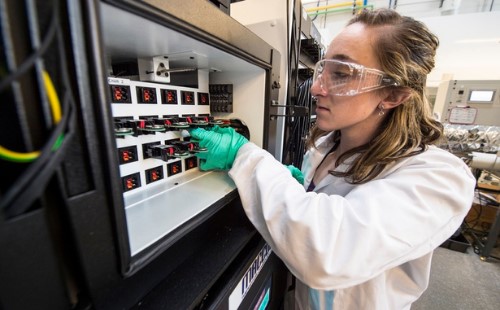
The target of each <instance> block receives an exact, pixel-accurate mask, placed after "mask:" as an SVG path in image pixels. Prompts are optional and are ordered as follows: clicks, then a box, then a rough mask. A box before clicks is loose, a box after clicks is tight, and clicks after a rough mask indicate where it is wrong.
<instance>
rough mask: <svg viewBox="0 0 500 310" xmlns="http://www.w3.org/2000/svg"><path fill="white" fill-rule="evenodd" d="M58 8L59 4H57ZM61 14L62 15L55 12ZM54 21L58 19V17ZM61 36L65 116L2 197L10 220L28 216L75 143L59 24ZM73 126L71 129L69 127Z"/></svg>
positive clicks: (72, 108)
mask: <svg viewBox="0 0 500 310" xmlns="http://www.w3.org/2000/svg"><path fill="white" fill-rule="evenodd" d="M54 6H58V1H56V3H54ZM55 12H58V11H55ZM53 19H58V18H57V16H54V17H53ZM55 30H56V31H55V32H54V33H56V32H57V34H58V36H59V40H58V48H59V56H60V66H59V69H60V71H61V75H62V81H63V86H64V89H65V92H64V98H63V106H62V111H63V112H64V114H63V116H62V117H61V120H60V121H59V123H58V124H57V125H56V126H55V128H54V129H53V131H52V133H51V135H50V137H49V139H48V141H47V142H46V143H45V145H44V146H43V147H42V149H41V150H40V156H39V157H38V158H37V159H36V160H35V162H33V163H31V164H30V165H29V166H28V168H27V169H26V170H25V172H24V173H23V175H22V176H21V177H19V178H18V179H17V180H16V181H15V182H14V184H13V185H12V186H11V187H10V188H9V190H8V191H7V192H6V193H5V195H4V196H3V197H2V200H1V202H0V209H5V213H6V216H7V217H13V216H16V215H19V214H22V213H23V212H25V211H26V210H27V209H28V208H29V207H30V206H31V203H32V202H33V201H34V200H35V199H36V198H38V197H39V196H40V194H41V192H42V191H43V190H44V189H45V186H43V185H44V184H45V183H46V181H47V180H48V178H49V177H51V176H52V175H53V172H54V170H55V169H56V165H57V164H58V163H59V162H60V161H61V157H62V155H63V154H64V150H65V148H66V146H67V145H68V144H69V142H68V141H70V140H71V137H72V134H73V132H74V124H75V121H74V118H75V113H76V112H75V110H76V108H75V103H74V99H73V98H74V97H73V94H72V92H71V85H70V82H69V77H68V73H67V67H66V64H67V60H66V56H65V49H64V45H63V38H62V32H61V28H60V25H59V23H58V24H57V27H56V29H55ZM68 124H69V127H68ZM63 132H65V134H64V140H63V141H62V143H61V145H60V146H59V148H58V149H57V150H54V151H53V150H52V148H53V146H54V144H55V142H56V141H57V139H59V137H60V136H61V135H62V134H63Z"/></svg>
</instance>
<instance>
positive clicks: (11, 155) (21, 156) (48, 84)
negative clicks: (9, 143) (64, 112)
mask: <svg viewBox="0 0 500 310" xmlns="http://www.w3.org/2000/svg"><path fill="white" fill-rule="evenodd" d="M42 77H43V85H44V86H45V91H46V92H47V97H48V98H49V103H50V108H51V111H52V118H53V121H54V124H57V123H59V121H60V120H61V104H60V101H59V97H58V96H57V92H56V89H55V87H54V84H53V83H52V80H51V78H50V75H49V74H48V73H47V71H45V70H44V71H43V72H42ZM61 136H62V135H61ZM61 136H60V137H59V138H58V139H57V141H56V144H55V145H54V146H55V147H56V146H58V145H60V142H61V141H60V140H61V138H62V137H61ZM38 156H40V151H33V152H15V151H11V150H8V149H6V148H4V147H3V146H1V145H0V158H3V159H5V160H8V161H13V162H20V163H26V162H31V161H33V160H35V159H37V158H38Z"/></svg>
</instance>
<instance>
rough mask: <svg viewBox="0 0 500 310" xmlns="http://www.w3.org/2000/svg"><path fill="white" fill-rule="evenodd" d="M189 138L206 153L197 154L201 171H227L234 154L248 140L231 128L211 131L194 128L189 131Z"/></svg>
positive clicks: (218, 128) (217, 127)
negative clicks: (205, 149)
mask: <svg viewBox="0 0 500 310" xmlns="http://www.w3.org/2000/svg"><path fill="white" fill-rule="evenodd" d="M190 135H191V138H192V139H194V140H196V141H198V143H199V144H200V147H202V148H207V150H208V151H207V152H203V153H197V154H196V156H197V157H198V158H200V159H201V162H200V168H201V170H214V169H218V170H227V169H230V168H231V167H232V166H233V162H234V159H235V157H236V153H238V150H239V149H240V147H241V146H242V145H243V144H245V143H247V142H248V140H247V139H246V138H245V137H243V136H242V135H240V134H239V133H237V132H236V131H235V130H234V129H233V128H231V127H225V128H220V127H219V126H215V127H214V128H213V129H211V130H205V129H202V128H196V129H193V130H191V131H190Z"/></svg>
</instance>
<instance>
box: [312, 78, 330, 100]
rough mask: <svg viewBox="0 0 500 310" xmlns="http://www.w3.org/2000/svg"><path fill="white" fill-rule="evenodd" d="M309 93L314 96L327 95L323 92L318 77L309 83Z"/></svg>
mask: <svg viewBox="0 0 500 310" xmlns="http://www.w3.org/2000/svg"><path fill="white" fill-rule="evenodd" d="M311 95H313V96H314V97H317V96H325V95H327V93H326V92H325V90H324V89H323V87H322V86H321V80H320V79H315V80H313V83H312V85H311Z"/></svg>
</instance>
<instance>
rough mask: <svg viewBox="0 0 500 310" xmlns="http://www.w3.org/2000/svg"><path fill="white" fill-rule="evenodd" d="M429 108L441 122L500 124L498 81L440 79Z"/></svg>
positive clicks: (499, 81)
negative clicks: (431, 108)
mask: <svg viewBox="0 0 500 310" xmlns="http://www.w3.org/2000/svg"><path fill="white" fill-rule="evenodd" d="M433 111H434V114H435V115H437V116H438V118H439V120H440V121H441V122H442V123H448V124H457V125H458V124H462V125H488V126H500V117H498V115H500V80H450V81H444V82H441V84H440V85H439V87H438V91H437V95H436V101H435V104H434V110H433Z"/></svg>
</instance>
